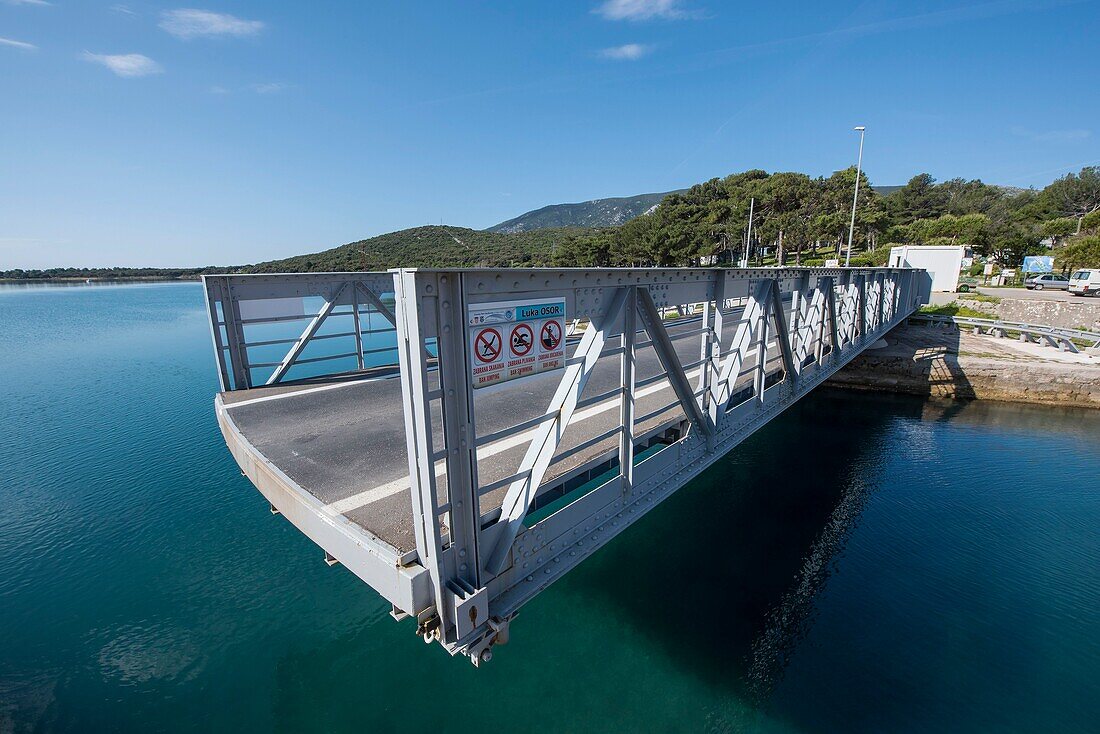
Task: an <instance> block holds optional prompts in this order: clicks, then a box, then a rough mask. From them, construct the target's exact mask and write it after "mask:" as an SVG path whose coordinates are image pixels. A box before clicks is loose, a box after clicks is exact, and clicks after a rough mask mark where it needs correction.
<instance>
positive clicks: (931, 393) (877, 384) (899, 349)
mask: <svg viewBox="0 0 1100 734" xmlns="http://www.w3.org/2000/svg"><path fill="white" fill-rule="evenodd" d="M961 340H962V334H961V332H960V331H959V330H958V328H956V327H955V326H954V325H952V324H939V323H935V324H927V325H916V324H914V325H909V324H906V323H902V324H900V325H898V326H897V327H895V328H894V329H893V330H892V331H890V333H888V334H887V335H886V336H885V337H884V341H885V342H886V345H887V346H886V347H885V348H884V349H877V348H869V349H867V350H866V351H864V352H863V353H862V354H860V355H859V356H858V357H856V358H855V359H854V360H852V362H851V364H850V365H848V366H847V367H845V368H844V369H843V370H841V371H840V372H839V373H837V374H836V375H835V376H833V377H832V378H830V383H831V384H837V385H843V386H845V387H848V388H853V389H857V390H858V389H864V390H868V389H869V390H878V389H882V388H883V387H886V388H888V389H898V390H901V391H903V392H907V393H910V394H914V395H921V396H927V397H933V398H949V399H952V401H953V402H952V403H951V404H950V405H947V404H946V403H945V404H944V406H942V407H943V410H942V414H941V416H940V419H941V420H945V421H946V420H950V419H951V418H953V417H955V416H956V415H958V414H959V413H961V412H962V411H963V410H965V409H967V406H968V405H969V403H970V401H972V400H974V399H975V398H976V397H977V395H976V393H975V390H974V385H973V384H972V383H971V381H970V378H969V377H968V376H967V374H966V370H965V368H964V367H963V366H962V364H960V362H959V351H960V347H961Z"/></svg>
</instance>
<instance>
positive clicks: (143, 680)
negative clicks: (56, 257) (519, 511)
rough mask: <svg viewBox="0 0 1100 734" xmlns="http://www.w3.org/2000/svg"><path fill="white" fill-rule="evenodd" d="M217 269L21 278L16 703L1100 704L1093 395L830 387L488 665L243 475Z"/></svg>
mask: <svg viewBox="0 0 1100 734" xmlns="http://www.w3.org/2000/svg"><path fill="white" fill-rule="evenodd" d="M200 294H201V291H200V288H199V286H198V285H196V284H150V285H128V286H118V287H105V286H99V287H88V288H64V289H51V288H29V289H27V288H23V289H12V288H0V323H2V324H3V328H2V329H0V364H2V369H0V375H2V378H0V379H2V382H0V425H2V426H3V432H2V434H0V732H9V731H17V732H21V731H82V732H86V731H103V730H117V731H141V732H147V731H195V730H202V731H253V730H278V731H286V732H303V731H367V732H383V731H405V732H413V731H426V730H431V731H434V732H463V731H478V732H486V731H490V732H503V731H509V732H511V731H540V732H547V731H584V730H615V731H733V732H737V731H766V732H819V731H822V732H863V731H865V732H880V731H1005V732H1009V731H1019V732H1030V731H1058V732H1084V731H1093V732H1095V731H1097V722H1100V683H1098V681H1100V415H1098V414H1097V413H1095V412H1094V413H1089V412H1079V411H1065V410H1054V409H1038V408H1028V407H1019V406H1005V405H995V404H982V403H971V404H962V403H954V404H952V403H930V402H924V401H921V400H916V399H902V398H891V397H883V396H862V395H853V394H848V393H840V394H838V393H832V392H828V393H826V392H822V393H819V394H815V395H813V396H811V397H810V398H808V399H806V400H805V401H803V402H802V403H801V404H800V405H798V406H796V407H795V408H793V409H792V410H791V411H789V412H788V413H787V414H785V415H784V416H782V417H781V418H780V419H778V420H776V421H775V422H773V423H772V424H771V425H769V426H768V427H767V428H766V429H764V430H763V431H761V432H760V433H759V434H757V435H756V436H755V437H753V438H752V439H751V440H749V441H748V442H746V443H745V444H743V445H742V447H741V448H740V449H738V450H737V451H735V452H734V454H733V455H731V456H729V457H727V458H725V459H723V460H722V461H720V462H719V463H718V464H717V465H716V466H715V467H713V468H712V469H710V470H709V471H708V472H707V473H706V474H704V475H703V476H702V477H700V478H699V479H698V480H697V481H695V482H693V483H692V484H690V485H688V486H687V487H685V488H684V489H682V490H681V491H680V492H679V493H677V494H676V495H675V496H674V497H673V498H671V499H670V500H668V501H666V502H665V503H664V504H663V505H662V506H661V507H660V508H659V509H658V510H657V511H655V512H652V513H650V514H649V515H648V516H647V517H646V518H645V519H644V520H643V521H641V522H639V523H638V524H637V525H635V526H634V527H633V528H632V529H631V530H630V531H628V532H627V533H625V534H623V535H622V536H620V537H619V538H618V539H616V540H615V541H614V542H613V543H612V544H611V545H610V546H608V547H607V548H605V549H604V550H602V551H601V552H600V553H598V554H597V555H596V556H595V557H593V558H591V559H589V560H588V561H586V562H585V563H584V564H583V565H582V566H581V567H580V568H578V569H577V570H575V571H573V572H572V573H571V574H570V575H569V576H567V577H566V578H565V579H564V580H563V581H560V582H559V583H558V584H556V585H555V586H554V587H552V588H551V589H550V590H549V591H547V592H546V593H544V594H542V595H541V596H539V597H538V598H537V599H536V600H535V601H534V602H533V603H531V604H530V605H528V606H527V607H525V608H524V610H523V612H522V613H521V615H520V616H519V617H518V618H517V620H516V622H515V623H514V624H513V627H512V642H511V643H510V644H509V645H508V646H506V647H503V648H500V649H499V650H498V651H497V654H496V655H495V657H494V659H493V661H492V662H491V663H490V664H488V665H487V666H485V667H483V668H481V669H480V670H476V669H474V668H473V667H472V666H471V665H470V664H469V663H468V662H466V661H464V660H455V659H450V658H448V657H447V656H446V655H445V654H444V652H443V651H442V650H441V649H440V648H439V647H438V646H426V645H424V644H423V643H421V642H420V641H419V640H418V639H417V638H416V637H415V636H414V634H413V627H412V625H411V624H410V623H408V622H406V623H403V624H397V623H394V622H393V621H392V620H390V619H389V618H388V617H387V616H386V611H387V605H386V604H385V603H384V602H383V601H382V600H381V598H379V597H378V596H377V595H376V594H375V593H374V592H373V591H371V589H370V588H369V587H367V586H365V585H364V584H363V583H361V582H360V581H359V580H358V579H356V578H355V577H353V576H352V575H351V574H350V573H349V572H347V571H346V570H344V569H342V568H340V567H336V568H329V567H327V566H326V565H325V564H324V563H322V552H321V550H320V549H319V548H317V547H316V546H314V545H313V544H312V543H310V541H308V540H307V539H306V538H305V537H304V536H302V535H301V534H299V533H298V531H296V530H295V529H294V528H293V527H291V526H290V525H289V524H288V523H287V522H286V521H285V520H284V519H282V518H280V517H273V516H271V515H270V514H269V513H268V511H267V505H266V503H265V502H264V500H263V499H262V498H261V497H260V495H259V493H257V492H256V491H255V490H254V489H253V488H252V486H251V484H250V483H249V482H248V480H246V479H244V478H243V477H242V476H241V475H240V472H239V470H238V469H237V467H236V465H235V464H234V462H233V460H232V459H231V457H230V456H229V453H228V451H227V450H226V448H225V446H224V444H223V442H222V439H221V437H220V436H219V434H218V431H217V427H216V424H215V421H214V415H213V410H212V399H213V394H214V390H215V385H216V383H215V377H214V368H213V364H212V357H211V349H210V345H209V336H208V330H207V326H206V324H205V322H204V316H203V311H202V303H201V297H200Z"/></svg>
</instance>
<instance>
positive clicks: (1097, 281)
mask: <svg viewBox="0 0 1100 734" xmlns="http://www.w3.org/2000/svg"><path fill="white" fill-rule="evenodd" d="M1069 292H1070V294H1071V295H1074V296H1095V295H1098V294H1100V268H1091V269H1089V270H1078V271H1077V272H1075V273H1074V274H1073V275H1071V276H1069Z"/></svg>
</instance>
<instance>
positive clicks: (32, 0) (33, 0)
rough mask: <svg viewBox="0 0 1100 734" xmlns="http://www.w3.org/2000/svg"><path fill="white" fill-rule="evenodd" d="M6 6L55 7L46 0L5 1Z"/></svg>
mask: <svg viewBox="0 0 1100 734" xmlns="http://www.w3.org/2000/svg"><path fill="white" fill-rule="evenodd" d="M4 4H5V5H53V3H48V2H46V0H4Z"/></svg>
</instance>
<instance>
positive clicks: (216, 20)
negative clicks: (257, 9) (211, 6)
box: [159, 8, 264, 41]
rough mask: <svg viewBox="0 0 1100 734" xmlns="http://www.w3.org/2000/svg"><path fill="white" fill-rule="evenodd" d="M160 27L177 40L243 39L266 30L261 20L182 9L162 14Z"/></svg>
mask: <svg viewBox="0 0 1100 734" xmlns="http://www.w3.org/2000/svg"><path fill="white" fill-rule="evenodd" d="M159 25H160V27H161V28H163V29H164V30H166V31H168V32H169V33H171V34H172V35H173V36H175V37H176V38H181V39H183V40H185V41H189V40H191V39H193V38H230V37H233V38H243V37H247V36H255V35H256V34H257V33H259V32H260V31H262V30H263V29H264V22H263V21H261V20H245V19H243V18H238V17H236V16H233V15H229V14H228V13H215V12H214V11H212V10H196V9H194V8H180V9H179V10H166V11H164V12H163V13H161V16H160V23H159Z"/></svg>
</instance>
